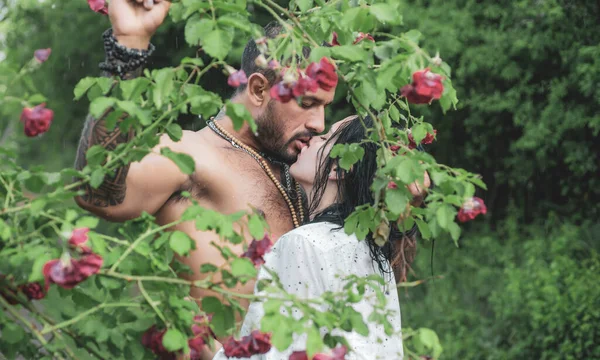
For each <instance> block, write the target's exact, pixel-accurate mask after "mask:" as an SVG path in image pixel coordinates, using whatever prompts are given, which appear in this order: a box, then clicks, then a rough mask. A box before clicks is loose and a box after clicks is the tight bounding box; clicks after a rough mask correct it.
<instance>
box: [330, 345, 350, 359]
mask: <svg viewBox="0 0 600 360" xmlns="http://www.w3.org/2000/svg"><path fill="white" fill-rule="evenodd" d="M347 352H348V349H347V348H346V347H345V346H338V347H336V348H335V349H333V350H332V351H331V353H332V354H333V358H332V359H331V360H344V358H345V357H346V353H347Z"/></svg>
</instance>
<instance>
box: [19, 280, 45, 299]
mask: <svg viewBox="0 0 600 360" xmlns="http://www.w3.org/2000/svg"><path fill="white" fill-rule="evenodd" d="M19 289H20V290H21V291H22V292H23V294H25V296H27V298H28V299H29V300H40V299H43V298H45V297H46V291H45V290H44V288H43V287H42V286H41V285H40V284H38V283H36V282H34V283H29V284H25V285H21V286H19Z"/></svg>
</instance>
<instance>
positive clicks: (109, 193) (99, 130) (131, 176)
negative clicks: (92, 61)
mask: <svg viewBox="0 0 600 360" xmlns="http://www.w3.org/2000/svg"><path fill="white" fill-rule="evenodd" d="M169 5H170V3H169V2H167V1H166V0H150V1H143V2H142V1H141V0H134V1H130V0H112V1H111V2H110V5H109V9H108V13H109V17H110V21H111V24H112V34H111V33H110V32H107V33H105V35H104V37H105V47H107V48H108V49H109V51H108V53H107V54H106V61H105V62H104V63H103V66H102V68H103V70H104V71H105V75H107V76H120V77H121V78H123V79H132V78H135V77H138V76H140V75H141V73H142V70H143V67H144V63H145V61H146V58H147V56H148V52H147V50H146V49H148V48H149V46H150V38H151V37H152V35H153V34H154V32H155V31H156V29H157V28H158V26H159V25H160V24H161V23H162V22H163V20H164V18H165V17H166V15H167V13H168V9H169ZM131 49H140V50H143V51H141V52H137V51H132V50H131ZM109 113H110V111H107V112H106V113H105V114H104V115H103V116H102V117H101V118H99V119H95V118H94V117H93V116H91V115H88V117H87V119H86V121H85V125H84V127H83V132H82V134H81V138H80V140H79V147H78V149H77V156H76V160H75V168H76V169H77V170H82V169H83V168H84V167H85V166H86V164H87V162H86V157H85V154H86V152H87V150H88V149H89V148H90V147H91V146H94V145H101V146H103V147H104V148H106V149H107V150H114V149H115V148H116V147H117V146H118V145H119V144H122V143H125V142H128V141H130V140H131V138H132V137H133V135H134V134H133V132H132V131H130V132H128V133H122V132H121V131H120V128H119V126H115V127H114V128H113V129H112V130H108V129H107V127H106V124H105V119H106V117H107V116H108V114H109ZM166 145H169V147H172V146H173V145H174V144H173V143H171V142H169V141H166V140H163V141H161V144H160V145H159V147H161V146H166ZM183 181H185V176H184V175H183V174H181V172H180V171H179V169H178V168H177V167H176V166H175V165H174V164H173V163H172V162H171V161H170V160H168V159H166V158H163V157H161V156H160V155H157V154H149V155H148V156H146V157H145V158H144V159H143V160H142V161H141V162H139V163H134V164H128V165H125V166H123V167H121V168H119V169H117V170H116V171H115V172H114V174H113V175H107V176H106V177H105V179H104V182H103V183H102V185H100V187H98V188H96V189H94V188H92V187H91V186H89V184H86V185H85V186H84V187H83V188H82V189H83V190H84V191H85V193H84V194H83V195H82V196H80V197H77V198H76V201H77V203H78V204H79V205H80V206H81V207H83V208H85V209H87V210H90V211H92V212H94V213H96V214H97V215H99V216H102V217H104V218H107V219H110V220H116V221H120V220H126V219H129V218H134V217H137V216H139V215H140V214H141V212H142V211H147V212H150V213H154V212H156V210H158V209H159V208H160V206H162V204H164V202H165V201H166V200H167V199H168V197H169V196H170V195H171V194H172V193H173V192H174V191H176V190H177V188H178V187H179V186H180V185H181V183H182V182H183Z"/></svg>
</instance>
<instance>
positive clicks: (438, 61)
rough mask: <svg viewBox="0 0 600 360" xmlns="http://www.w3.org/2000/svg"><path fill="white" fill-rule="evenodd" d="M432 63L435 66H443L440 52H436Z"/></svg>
mask: <svg viewBox="0 0 600 360" xmlns="http://www.w3.org/2000/svg"><path fill="white" fill-rule="evenodd" d="M431 63H432V64H433V65H435V66H442V58H441V57H440V53H436V54H435V57H433V58H432V59H431Z"/></svg>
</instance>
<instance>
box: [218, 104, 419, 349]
mask: <svg viewBox="0 0 600 360" xmlns="http://www.w3.org/2000/svg"><path fill="white" fill-rule="evenodd" d="M363 124H364V125H363ZM365 125H366V127H369V128H370V127H372V125H373V124H372V121H371V119H370V118H366V119H365V120H364V121H363V123H361V121H360V119H359V118H358V117H356V116H353V117H349V118H346V119H344V120H342V121H339V122H337V123H335V124H334V125H333V126H332V127H331V130H330V131H329V133H328V134H326V135H324V136H316V137H314V138H313V139H312V140H311V141H310V143H309V146H308V147H305V148H304V149H302V152H301V153H300V155H299V156H298V160H297V161H296V163H294V165H292V166H291V168H290V172H291V174H292V175H293V176H294V178H295V179H296V181H298V182H299V183H300V185H302V187H303V188H304V190H305V191H306V194H307V196H308V203H309V204H308V206H309V214H311V216H310V218H311V220H310V223H308V224H305V225H303V226H301V227H299V228H297V229H294V230H292V231H290V232H289V233H287V234H285V235H283V236H282V237H281V238H280V239H279V240H278V241H277V243H276V244H275V245H274V246H273V248H272V250H271V252H270V253H268V254H267V255H266V256H265V264H264V265H263V267H262V268H261V270H260V272H259V275H258V278H259V280H260V279H267V278H270V274H269V271H267V269H269V270H270V271H274V272H275V273H277V275H278V277H279V279H280V281H281V283H282V285H283V287H284V290H285V291H286V292H287V293H293V294H295V295H297V296H298V297H300V298H305V299H310V298H318V297H320V296H321V295H322V294H323V293H324V292H326V291H332V292H338V291H340V290H342V287H343V285H344V282H343V281H342V279H343V278H344V277H346V276H348V275H357V276H360V277H366V276H369V275H373V274H380V275H382V276H383V278H384V280H385V285H384V286H383V290H384V294H385V297H386V303H387V308H386V310H388V311H389V313H390V314H392V315H391V316H388V321H389V322H390V323H391V325H392V327H393V334H392V335H391V336H388V335H386V334H385V331H384V328H383V326H382V325H379V324H373V323H371V322H368V321H367V318H368V315H369V314H370V313H371V312H372V309H373V304H372V303H371V302H370V301H373V300H368V299H367V298H369V299H373V297H370V296H369V295H370V294H369V293H368V292H367V293H365V296H364V298H363V300H361V301H360V302H358V303H356V304H352V307H353V308H354V309H355V310H356V311H358V312H359V313H360V314H362V316H363V318H364V320H365V321H366V322H367V323H368V324H369V325H368V326H369V335H368V336H367V337H363V336H361V335H359V334H357V333H355V332H342V331H341V330H340V333H339V334H341V335H343V336H344V337H345V338H346V339H347V340H348V342H349V344H350V346H351V350H352V351H351V353H349V354H348V355H347V356H346V358H345V359H401V358H402V356H403V351H402V337H401V335H400V304H399V302H398V296H397V291H396V281H395V276H394V271H392V266H391V265H390V264H395V263H398V266H397V269H395V270H398V271H397V273H401V274H402V276H404V274H405V272H406V268H407V267H408V265H409V263H410V261H411V259H412V256H408V255H406V254H407V253H409V252H412V250H414V233H413V234H409V235H408V236H406V234H403V233H401V232H399V231H398V229H397V227H395V226H392V231H391V232H390V236H389V241H388V243H387V245H386V246H384V247H379V246H377V245H376V244H375V243H374V241H373V236H372V234H368V236H367V239H366V241H359V240H358V239H357V238H356V236H354V235H351V236H349V235H346V234H345V232H344V230H343V221H344V219H345V218H346V217H348V216H349V215H350V214H351V213H352V212H353V211H354V209H355V208H356V207H357V206H360V205H363V204H373V203H374V199H373V195H372V193H371V190H370V187H371V183H372V181H373V178H374V175H375V172H376V170H377V162H376V153H377V149H378V148H379V145H378V144H374V143H371V142H368V143H362V144H361V145H360V146H362V147H363V148H364V150H365V153H364V157H363V159H362V160H361V161H359V162H358V163H356V164H354V165H353V166H352V168H351V169H350V170H349V171H345V170H343V169H342V168H340V167H339V166H338V164H337V161H338V160H337V159H332V158H331V157H329V153H330V151H331V149H332V147H333V145H335V144H349V143H360V142H361V141H362V140H364V139H366V131H365ZM428 180H429V179H428V177H427V176H426V179H425V182H426V185H428V184H427V182H428ZM411 192H413V193H415V192H417V193H419V192H420V189H419V188H418V187H415V186H414V185H413V186H412V189H411ZM395 249H398V250H397V251H396V250H395ZM255 292H257V290H255ZM321 310H323V311H326V309H321ZM263 314H264V309H263V306H262V303H260V302H255V303H252V304H251V305H250V308H249V309H248V313H247V314H246V317H245V319H244V324H243V326H242V330H241V333H242V335H248V334H250V333H251V332H252V330H255V329H259V328H260V321H261V319H262V317H263ZM294 315H295V316H296V315H299V314H294ZM305 349H306V337H296V338H295V339H294V342H293V343H292V345H291V346H290V347H289V348H288V349H287V350H286V351H284V352H279V351H277V350H276V349H275V348H272V349H271V350H270V351H269V352H268V353H267V354H264V355H256V356H254V357H252V359H269V360H271V359H288V357H289V355H290V354H291V353H292V352H294V351H302V350H305ZM225 358H226V357H225V356H224V354H223V350H221V351H220V352H219V353H217V356H216V357H215V359H225Z"/></svg>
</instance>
